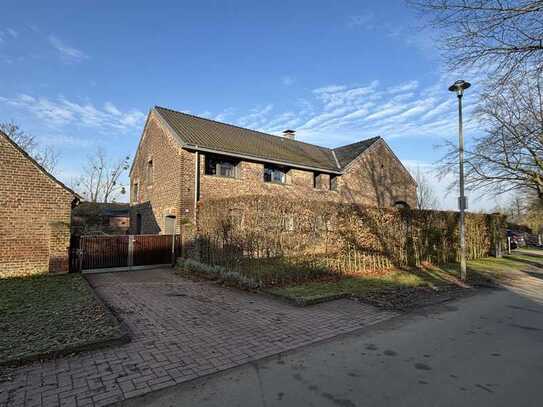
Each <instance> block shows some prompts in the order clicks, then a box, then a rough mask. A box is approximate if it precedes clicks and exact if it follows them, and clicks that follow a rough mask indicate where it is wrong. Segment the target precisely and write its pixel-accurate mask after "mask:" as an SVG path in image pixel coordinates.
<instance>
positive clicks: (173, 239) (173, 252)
mask: <svg viewBox="0 0 543 407" xmlns="http://www.w3.org/2000/svg"><path fill="white" fill-rule="evenodd" d="M174 266H175V233H174V234H173V235H172V267H174Z"/></svg>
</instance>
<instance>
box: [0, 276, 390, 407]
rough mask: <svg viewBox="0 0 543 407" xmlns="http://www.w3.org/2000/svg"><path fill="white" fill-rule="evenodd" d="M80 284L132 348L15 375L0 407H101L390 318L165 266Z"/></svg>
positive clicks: (1, 391)
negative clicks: (249, 289) (288, 298)
mask: <svg viewBox="0 0 543 407" xmlns="http://www.w3.org/2000/svg"><path fill="white" fill-rule="evenodd" d="M88 278H89V281H90V282H91V283H92V285H93V286H94V287H95V289H96V291H97V293H98V294H99V296H100V297H101V298H102V299H104V300H105V301H106V302H107V303H108V304H109V305H110V306H111V307H112V308H113V309H114V310H115V311H116V312H117V314H118V315H119V317H120V318H122V319H123V321H124V322H125V323H126V324H127V325H128V327H129V329H130V335H131V338H132V342H131V343H129V344H126V345H122V346H119V347H115V348H110V349H106V350H101V351H90V352H85V353H82V354H79V355H77V356H73V357H66V358H62V359H57V360H53V361H47V362H44V363H34V364H31V365H28V366H25V367H21V368H18V369H16V370H14V371H13V372H11V376H12V380H10V381H6V382H3V383H0V406H2V407H3V406H10V407H11V406H58V405H60V406H102V405H107V404H110V403H113V402H116V401H120V400H124V399H127V398H130V397H135V396H138V395H142V394H145V393H148V392H151V391H154V390H158V389H161V388H164V387H168V386H172V385H175V384H177V383H181V382H185V381H187V380H191V379H194V378H196V377H199V376H202V375H206V374H209V373H213V372H218V371H220V370H224V369H228V368H231V367H234V366H237V365H240V364H243V363H246V362H249V361H253V360H256V359H260V358H263V357H266V356H270V355H273V354H276V353H279V352H283V351H286V350H289V349H294V348H297V347H299V346H302V345H307V344H310V343H312V342H316V341H319V340H322V339H326V338H331V337H333V336H336V335H338V334H341V333H345V332H350V331H353V330H356V329H358V328H361V327H364V326H367V325H371V324H375V323H377V322H380V321H383V320H385V319H388V318H391V317H392V316H394V315H395V314H394V313H392V312H387V311H381V310H378V309H376V308H374V307H372V306H369V305H365V304H361V303H358V302H355V301H350V300H347V299H343V300H337V301H333V302H329V303H325V304H319V305H314V306H310V307H307V308H299V307H294V306H291V305H288V304H284V303H282V302H279V301H277V300H275V299H271V298H267V297H264V296H260V295H256V294H250V293H246V292H243V291H239V290H235V289H227V288H222V287H218V286H216V285H214V284H211V283H209V282H193V281H188V280H185V279H182V278H180V277H178V276H176V275H174V274H173V273H172V271H171V269H155V270H147V271H136V272H121V273H108V274H94V275H89V276H88Z"/></svg>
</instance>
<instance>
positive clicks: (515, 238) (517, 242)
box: [506, 229, 526, 249]
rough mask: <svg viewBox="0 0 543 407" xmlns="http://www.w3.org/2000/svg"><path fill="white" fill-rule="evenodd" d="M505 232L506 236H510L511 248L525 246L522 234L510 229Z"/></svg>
mask: <svg viewBox="0 0 543 407" xmlns="http://www.w3.org/2000/svg"><path fill="white" fill-rule="evenodd" d="M506 234H507V237H508V238H511V249H516V248H518V247H523V246H526V242H525V240H524V236H522V235H521V234H519V233H517V232H514V231H512V230H510V229H507V231H506Z"/></svg>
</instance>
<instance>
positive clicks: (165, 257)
mask: <svg viewBox="0 0 543 407" xmlns="http://www.w3.org/2000/svg"><path fill="white" fill-rule="evenodd" d="M176 240H177V239H176ZM173 250H176V246H175V245H174V247H173ZM170 263H172V235H136V236H134V263H133V265H134V266H146V265H150V264H170Z"/></svg>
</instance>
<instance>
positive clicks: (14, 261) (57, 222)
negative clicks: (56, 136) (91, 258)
mask: <svg viewBox="0 0 543 407" xmlns="http://www.w3.org/2000/svg"><path fill="white" fill-rule="evenodd" d="M78 201H79V197H78V196H77V194H76V193H75V192H74V191H72V190H71V189H70V188H68V187H66V185H64V184H63V183H62V182H60V181H59V180H57V179H56V178H55V177H53V176H52V175H51V174H50V173H48V172H47V171H46V170H45V169H44V168H43V167H41V166H40V165H39V164H38V163H37V162H36V161H35V160H33V159H32V158H31V157H30V156H29V155H28V154H27V153H26V152H24V151H23V150H22V149H21V148H20V147H19V146H18V145H17V144H16V143H15V142H14V141H12V140H11V139H10V138H9V137H8V136H7V135H6V134H5V133H3V132H2V131H0V277H9V276H16V275H25V274H33V273H46V272H50V273H57V272H67V271H68V264H69V263H68V249H69V245H70V218H71V211H72V208H73V207H74V206H75V205H76V204H77V202H78Z"/></svg>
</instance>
